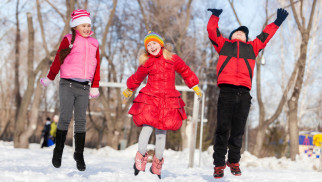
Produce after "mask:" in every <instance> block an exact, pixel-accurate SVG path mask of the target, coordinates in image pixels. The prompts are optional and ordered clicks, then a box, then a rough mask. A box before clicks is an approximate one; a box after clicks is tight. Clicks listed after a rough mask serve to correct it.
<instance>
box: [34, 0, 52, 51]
mask: <svg viewBox="0 0 322 182" xmlns="http://www.w3.org/2000/svg"><path fill="white" fill-rule="evenodd" d="M36 2H37V17H38V22H39V26H40V30H41V38H42V45H43V46H44V48H45V51H46V56H49V50H48V47H47V41H46V37H45V31H44V23H43V21H42V18H41V12H40V3H39V0H36Z"/></svg>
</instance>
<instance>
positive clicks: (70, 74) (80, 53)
mask: <svg viewBox="0 0 322 182" xmlns="http://www.w3.org/2000/svg"><path fill="white" fill-rule="evenodd" d="M65 37H67V39H68V41H69V42H70V41H71V39H72V35H71V34H67V35H66V36H65ZM97 49H98V41H97V40H96V39H94V38H92V37H87V38H84V37H82V36H81V35H79V34H78V33H76V39H75V42H74V44H73V48H72V50H71V52H70V53H69V54H68V56H67V57H66V58H65V60H64V64H62V65H61V67H60V77H61V78H81V79H87V80H93V77H94V73H95V70H96V66H97V60H96V52H97Z"/></svg>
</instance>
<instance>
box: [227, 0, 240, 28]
mask: <svg viewBox="0 0 322 182" xmlns="http://www.w3.org/2000/svg"><path fill="white" fill-rule="evenodd" d="M228 2H229V4H230V6H231V9H232V10H233V12H234V15H235V18H236V19H237V22H238V24H239V25H240V26H241V25H242V24H241V22H240V20H239V18H238V16H237V13H236V10H235V7H234V2H233V0H228Z"/></svg>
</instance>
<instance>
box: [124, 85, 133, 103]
mask: <svg viewBox="0 0 322 182" xmlns="http://www.w3.org/2000/svg"><path fill="white" fill-rule="evenodd" d="M132 95H133V91H132V90H130V89H128V88H126V89H125V90H124V91H123V92H122V100H123V103H124V102H126V101H128V100H129V98H130V97H131V96H132Z"/></svg>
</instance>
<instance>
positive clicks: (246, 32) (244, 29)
mask: <svg viewBox="0 0 322 182" xmlns="http://www.w3.org/2000/svg"><path fill="white" fill-rule="evenodd" d="M237 31H242V32H244V33H245V35H246V42H248V33H249V31H248V28H247V27H246V26H240V27H238V28H237V29H235V30H233V31H232V32H231V33H230V35H229V40H231V37H232V36H233V34H234V33H235V32H237Z"/></svg>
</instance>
